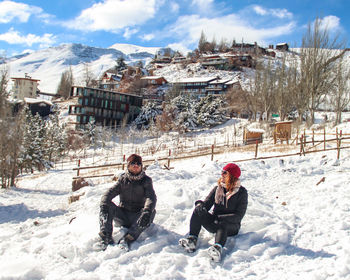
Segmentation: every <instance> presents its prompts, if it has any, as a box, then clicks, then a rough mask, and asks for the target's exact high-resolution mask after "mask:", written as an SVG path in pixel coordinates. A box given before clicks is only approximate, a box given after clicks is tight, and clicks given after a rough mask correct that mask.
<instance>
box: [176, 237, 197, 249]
mask: <svg viewBox="0 0 350 280" xmlns="http://www.w3.org/2000/svg"><path fill="white" fill-rule="evenodd" d="M197 239H198V238H197V236H194V235H190V236H188V237H187V238H181V239H180V240H179V245H180V246H181V247H183V248H184V249H185V251H186V252H188V253H193V252H194V251H196V246H197Z"/></svg>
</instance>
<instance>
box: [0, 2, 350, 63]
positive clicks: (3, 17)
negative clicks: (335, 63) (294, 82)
mask: <svg viewBox="0 0 350 280" xmlns="http://www.w3.org/2000/svg"><path fill="white" fill-rule="evenodd" d="M349 9H350V1H349V0H291V1H280V0H278V1H277V0H231V1H227V0H226V1H220V0H180V1H173V0H95V1H92V0H56V1H49V0H26V1H0V55H5V56H7V57H10V56H12V55H15V54H20V53H23V52H25V51H28V50H32V51H34V50H38V49H42V48H47V47H50V46H57V45H60V44H62V43H81V44H85V45H89V46H95V47H104V48H107V47H109V46H111V45H113V44H115V43H127V44H135V45H140V46H145V47H165V46H170V47H172V48H174V49H178V50H180V51H182V52H186V51H187V50H193V49H194V48H196V46H197V44H198V39H199V37H200V34H201V31H202V30H203V32H204V33H205V35H206V37H207V39H208V41H212V39H213V38H215V40H216V41H217V42H218V43H219V42H220V41H221V40H226V41H227V42H232V40H233V39H235V40H236V41H238V42H241V41H242V40H243V41H244V42H248V43H253V42H258V44H259V45H261V46H268V45H269V44H277V43H281V42H287V43H289V44H290V45H291V46H292V47H297V46H300V43H301V38H302V35H303V34H304V32H305V28H306V26H307V24H308V23H309V22H313V21H314V20H315V18H316V17H319V18H321V19H322V22H323V23H324V25H327V26H328V29H329V31H330V33H331V34H340V36H341V38H344V39H345V40H348V37H349V32H350V17H349ZM347 46H349V43H347Z"/></svg>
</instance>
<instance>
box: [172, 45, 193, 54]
mask: <svg viewBox="0 0 350 280" xmlns="http://www.w3.org/2000/svg"><path fill="white" fill-rule="evenodd" d="M168 47H169V48H171V49H172V50H175V51H179V52H181V53H182V54H183V55H184V56H186V55H187V53H188V52H190V51H191V50H190V49H189V48H187V47H186V46H185V45H183V44H181V43H174V44H169V45H168Z"/></svg>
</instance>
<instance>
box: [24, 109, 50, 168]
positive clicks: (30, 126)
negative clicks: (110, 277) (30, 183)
mask: <svg viewBox="0 0 350 280" xmlns="http://www.w3.org/2000/svg"><path fill="white" fill-rule="evenodd" d="M44 136H45V125H44V122H43V120H42V119H41V117H40V116H39V115H38V114H36V115H35V116H33V115H32V113H31V112H30V110H28V109H27V112H26V124H25V128H24V135H23V146H22V155H21V166H22V168H25V169H26V170H30V171H31V172H32V173H33V172H34V168H35V167H36V168H38V169H39V170H41V169H42V168H43V167H44V166H45V160H44V153H43V151H44Z"/></svg>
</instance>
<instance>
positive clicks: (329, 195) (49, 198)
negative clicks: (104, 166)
mask: <svg viewBox="0 0 350 280" xmlns="http://www.w3.org/2000/svg"><path fill="white" fill-rule="evenodd" d="M347 126H348V125H347ZM243 156H244V155H243V154H242V155H240V154H237V153H234V154H232V153H231V154H230V153H226V154H222V155H220V156H217V157H216V158H215V160H216V161H214V162H212V161H210V157H201V158H196V159H190V160H184V161H177V162H174V163H172V166H173V167H174V169H171V170H165V169H163V168H161V166H160V165H158V164H157V163H155V164H152V165H150V166H149V167H148V169H147V171H146V173H147V174H148V175H149V176H151V177H152V178H153V184H154V188H155V190H156V193H157V196H158V204H157V215H156V218H155V223H154V225H153V226H151V227H150V228H149V229H148V230H147V231H146V232H144V233H143V234H142V235H141V236H140V238H139V240H138V241H136V242H135V243H134V244H133V245H132V249H131V251H130V252H127V253H123V252H121V251H120V250H119V249H118V248H117V247H116V246H114V247H109V248H108V249H107V250H106V251H104V252H96V251H94V250H93V245H94V243H95V242H96V241H97V233H98V231H99V228H98V210H99V201H100V198H101V196H102V194H103V193H104V192H105V191H106V190H107V189H108V188H109V187H111V186H112V185H113V183H112V182H109V181H107V182H105V183H95V185H94V186H90V187H86V188H83V189H81V190H79V191H78V192H77V194H83V193H84V195H83V196H81V198H80V200H79V201H77V202H74V203H72V204H68V197H69V196H70V195H72V192H71V183H72V177H73V176H75V175H76V174H75V172H73V170H72V168H73V167H74V164H72V165H71V166H68V165H64V166H63V169H62V168H61V167H60V166H57V168H58V169H56V170H51V171H47V172H42V173H36V174H34V175H26V176H23V177H21V178H20V179H19V181H18V185H17V187H16V188H12V189H10V190H0V240H1V241H0V279H1V280H5V279H6V280H10V279H11V280H13V279H16V280H17V279H26V280H28V279H29V280H34V279H89V280H90V279H247V280H248V279H303V280H304V279H314V280H323V279H337V280H338V279H350V245H349V244H350V219H349V212H350V206H349V201H350V192H349V185H350V175H349V171H350V150H348V149H346V150H342V151H341V158H340V161H337V160H336V151H334V152H321V153H316V154H309V155H306V156H301V157H300V156H293V157H288V158H284V159H282V158H276V159H268V160H264V161H260V160H259V161H247V162H242V163H239V166H240V167H241V169H242V177H241V180H242V185H243V186H245V187H246V188H247V190H248V193H249V204H248V210H247V213H246V216H245V217H244V219H243V223H242V227H241V231H240V233H239V235H238V236H237V237H234V238H232V237H231V238H229V239H228V242H227V246H226V248H225V250H224V256H223V260H222V263H220V264H217V265H212V264H211V263H210V262H209V260H208V259H207V257H206V252H205V250H206V249H207V248H208V247H209V246H210V244H212V243H213V240H214V236H213V234H210V233H208V232H206V231H204V230H203V231H202V232H201V235H200V243H199V249H198V251H196V252H195V253H194V254H187V253H185V252H183V250H182V249H181V248H180V247H179V246H178V239H179V238H181V237H182V236H184V235H186V233H187V232H188V226H189V219H190V215H191V213H192V210H193V203H194V201H195V200H197V199H203V198H205V196H206V195H207V194H208V192H209V191H210V190H211V188H212V187H214V186H215V183H216V180H217V179H218V177H219V176H220V171H221V169H222V167H223V166H224V165H225V162H229V161H230V160H232V159H237V158H240V157H243ZM120 172H122V171H120V170H119V171H116V173H117V174H118V173H120ZM323 177H324V178H325V179H324V182H321V183H319V184H318V185H317V183H318V182H320V180H321V179H322V178H323ZM116 202H118V200H117V201H116ZM118 235H120V233H119V234H118V232H115V238H117V236H118Z"/></svg>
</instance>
